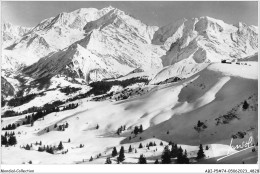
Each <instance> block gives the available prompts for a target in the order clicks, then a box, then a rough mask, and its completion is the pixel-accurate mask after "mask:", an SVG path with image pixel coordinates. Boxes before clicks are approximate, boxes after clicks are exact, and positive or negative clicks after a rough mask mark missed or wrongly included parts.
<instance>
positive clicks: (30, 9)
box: [1, 1, 258, 27]
mask: <svg viewBox="0 0 260 174" xmlns="http://www.w3.org/2000/svg"><path fill="white" fill-rule="evenodd" d="M109 5H111V6H113V7H115V8H118V9H120V10H123V11H125V12H126V13H128V14H131V15H133V16H134V17H135V18H137V19H140V20H141V21H142V22H144V23H146V24H148V25H156V26H164V25H167V24H169V23H172V22H175V21H176V20H179V19H182V18H186V19H190V18H194V17H201V16H209V17H213V18H216V19H221V20H223V21H225V22H226V23H229V24H236V23H238V22H244V23H246V24H248V25H258V2H257V1H226V2H225V1H211V2H209V1H197V2H196V1H186V2H185V1H121V2H120V1H24V2H21V1H20V2H19V1H9V2H8V1H2V4H1V8H2V20H4V21H7V22H10V23H12V24H15V25H21V26H25V27H33V26H36V25H37V24H38V23H40V21H42V20H43V19H46V18H49V17H53V16H56V15H58V14H59V13H61V12H71V11H74V10H76V9H79V8H90V7H91V8H97V9H101V8H104V7H107V6H109Z"/></svg>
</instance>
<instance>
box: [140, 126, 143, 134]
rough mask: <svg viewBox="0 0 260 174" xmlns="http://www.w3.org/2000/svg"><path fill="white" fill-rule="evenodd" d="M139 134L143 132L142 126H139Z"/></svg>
mask: <svg viewBox="0 0 260 174" xmlns="http://www.w3.org/2000/svg"><path fill="white" fill-rule="evenodd" d="M139 132H140V133H142V132H143V125H140V128H139Z"/></svg>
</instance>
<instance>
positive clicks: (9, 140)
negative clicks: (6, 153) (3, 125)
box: [1, 132, 17, 146]
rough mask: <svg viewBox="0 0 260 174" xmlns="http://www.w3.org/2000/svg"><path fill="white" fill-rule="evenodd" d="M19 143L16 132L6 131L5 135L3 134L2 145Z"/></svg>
mask: <svg viewBox="0 0 260 174" xmlns="http://www.w3.org/2000/svg"><path fill="white" fill-rule="evenodd" d="M16 144H17V140H16V137H15V133H14V132H11V133H8V132H5V134H4V135H1V146H14V145H16Z"/></svg>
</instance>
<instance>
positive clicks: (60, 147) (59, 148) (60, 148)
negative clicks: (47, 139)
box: [58, 141, 63, 150]
mask: <svg viewBox="0 0 260 174" xmlns="http://www.w3.org/2000/svg"><path fill="white" fill-rule="evenodd" d="M62 149H63V145H62V142H61V141H60V144H59V145H58V150H62Z"/></svg>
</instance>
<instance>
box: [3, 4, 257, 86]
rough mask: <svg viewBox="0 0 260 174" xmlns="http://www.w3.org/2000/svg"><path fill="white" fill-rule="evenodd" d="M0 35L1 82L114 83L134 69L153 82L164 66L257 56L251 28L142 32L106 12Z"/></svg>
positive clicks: (197, 24)
mask: <svg viewBox="0 0 260 174" xmlns="http://www.w3.org/2000/svg"><path fill="white" fill-rule="evenodd" d="M2 35H3V45H2V64H1V67H2V72H3V73H2V74H3V75H2V76H3V77H11V76H14V74H20V73H22V75H23V76H28V77H29V78H32V79H34V80H35V79H42V78H48V79H51V78H52V77H54V76H65V77H68V78H72V79H81V80H76V81H78V82H79V83H82V80H83V82H84V83H89V82H90V81H98V80H102V79H107V78H116V77H119V76H122V75H126V74H128V73H129V72H131V71H134V70H135V69H137V68H138V69H142V70H143V71H148V72H151V73H150V74H152V75H153V76H154V75H155V74H156V73H157V72H159V71H160V70H161V69H162V68H163V67H165V66H168V65H174V64H179V65H181V67H183V66H186V65H187V64H192V65H194V66H195V65H196V64H201V63H209V62H220V61H221V59H243V58H245V57H248V56H252V55H254V54H256V53H257V50H258V27H256V26H247V25H246V24H244V23H239V24H237V25H230V24H226V23H224V22H223V21H221V20H217V19H213V18H210V17H201V18H193V19H181V20H178V21H177V22H174V23H172V24H168V25H166V26H163V27H157V26H148V25H146V24H144V23H143V22H141V21H140V20H138V19H135V18H134V17H132V16H131V15H129V14H126V13H125V12H123V11H121V10H119V9H116V8H113V7H111V6H110V7H107V8H103V9H101V10H98V9H95V8H81V9H78V10H75V11H73V12H70V13H60V14H58V15H57V16H56V17H51V18H48V19H45V20H43V21H41V22H40V23H39V24H38V25H37V26H35V27H33V28H25V27H19V26H14V25H12V24H10V23H6V22H5V23H3V25H2ZM11 78H12V77H11ZM10 83H11V82H10Z"/></svg>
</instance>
